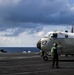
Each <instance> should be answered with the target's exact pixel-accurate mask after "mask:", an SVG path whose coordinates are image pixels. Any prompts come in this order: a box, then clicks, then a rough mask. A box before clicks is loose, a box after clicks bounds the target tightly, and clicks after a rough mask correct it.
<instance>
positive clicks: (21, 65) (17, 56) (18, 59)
mask: <svg viewBox="0 0 74 75" xmlns="http://www.w3.org/2000/svg"><path fill="white" fill-rule="evenodd" d="M51 65H52V60H51V57H49V60H48V61H44V60H43V59H42V58H41V56H40V55H38V54H37V53H14V54H13V53H1V54H0V75H74V56H73V57H72V56H68V57H65V56H60V57H59V67H60V68H59V69H56V68H54V69H53V68H52V66H51Z"/></svg>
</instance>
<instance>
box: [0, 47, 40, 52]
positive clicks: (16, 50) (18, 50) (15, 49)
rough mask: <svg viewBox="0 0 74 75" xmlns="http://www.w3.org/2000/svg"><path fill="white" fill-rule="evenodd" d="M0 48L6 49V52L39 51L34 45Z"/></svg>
mask: <svg viewBox="0 0 74 75" xmlns="http://www.w3.org/2000/svg"><path fill="white" fill-rule="evenodd" d="M0 50H4V51H7V53H22V52H28V51H30V52H39V51H40V50H39V49H38V48H36V47H0Z"/></svg>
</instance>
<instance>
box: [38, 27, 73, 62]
mask: <svg viewBox="0 0 74 75" xmlns="http://www.w3.org/2000/svg"><path fill="white" fill-rule="evenodd" d="M54 43H57V44H58V53H59V54H65V55H66V56H67V55H68V54H70V55H73V54H74V33H73V26H72V29H71V32H67V31H65V32H62V31H52V32H48V33H47V34H46V35H45V36H44V37H43V38H41V39H40V40H39V41H38V42H37V48H39V49H40V51H41V54H42V55H41V56H42V57H43V59H44V60H45V61H47V60H48V56H49V55H50V52H51V48H52V46H53V44H54Z"/></svg>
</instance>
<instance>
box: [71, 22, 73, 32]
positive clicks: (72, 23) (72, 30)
mask: <svg viewBox="0 0 74 75" xmlns="http://www.w3.org/2000/svg"><path fill="white" fill-rule="evenodd" d="M71 33H73V23H72V29H71Z"/></svg>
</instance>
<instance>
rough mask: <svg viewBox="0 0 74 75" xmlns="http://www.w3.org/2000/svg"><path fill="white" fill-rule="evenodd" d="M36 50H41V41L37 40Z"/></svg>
mask: <svg viewBox="0 0 74 75" xmlns="http://www.w3.org/2000/svg"><path fill="white" fill-rule="evenodd" d="M37 48H38V49H41V40H39V41H38V42H37Z"/></svg>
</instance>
